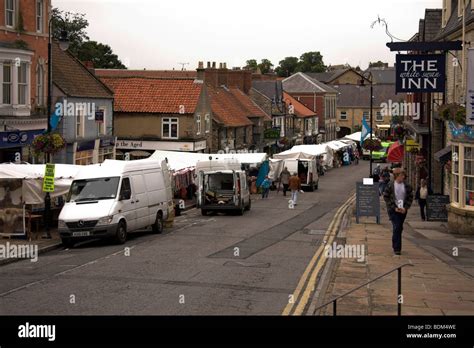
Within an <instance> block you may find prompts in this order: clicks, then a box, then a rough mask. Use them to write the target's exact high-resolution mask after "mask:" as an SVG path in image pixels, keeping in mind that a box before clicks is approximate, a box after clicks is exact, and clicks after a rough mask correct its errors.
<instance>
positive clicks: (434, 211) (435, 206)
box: [426, 195, 449, 222]
mask: <svg viewBox="0 0 474 348" xmlns="http://www.w3.org/2000/svg"><path fill="white" fill-rule="evenodd" d="M448 204H449V196H442V195H433V196H428V197H427V198H426V218H427V220H428V221H442V222H447V221H448V208H447V207H446V206H447V205H448Z"/></svg>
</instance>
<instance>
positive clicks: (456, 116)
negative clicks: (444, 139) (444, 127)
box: [439, 104, 466, 125]
mask: <svg viewBox="0 0 474 348" xmlns="http://www.w3.org/2000/svg"><path fill="white" fill-rule="evenodd" d="M439 115H440V116H441V118H442V119H443V120H445V121H453V122H455V123H457V124H460V125H465V124H466V108H465V107H464V106H461V105H459V104H445V105H442V106H441V107H440V108H439Z"/></svg>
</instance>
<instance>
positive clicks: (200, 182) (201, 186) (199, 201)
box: [196, 171, 205, 208]
mask: <svg viewBox="0 0 474 348" xmlns="http://www.w3.org/2000/svg"><path fill="white" fill-rule="evenodd" d="M197 186H198V192H197V195H196V196H197V207H198V208H201V206H202V202H203V196H204V194H205V193H204V172H202V171H201V172H199V173H198V185H197Z"/></svg>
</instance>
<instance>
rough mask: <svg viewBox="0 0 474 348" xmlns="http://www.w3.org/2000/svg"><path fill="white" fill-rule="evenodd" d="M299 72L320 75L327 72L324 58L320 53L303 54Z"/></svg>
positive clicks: (299, 63)
mask: <svg viewBox="0 0 474 348" xmlns="http://www.w3.org/2000/svg"><path fill="white" fill-rule="evenodd" d="M298 71H300V72H304V73H307V72H310V73H320V72H324V71H326V66H325V65H324V62H323V56H322V55H321V53H320V52H306V53H303V54H302V55H301V57H300V61H299V62H298Z"/></svg>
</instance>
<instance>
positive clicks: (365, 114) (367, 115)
mask: <svg viewBox="0 0 474 348" xmlns="http://www.w3.org/2000/svg"><path fill="white" fill-rule="evenodd" d="M369 116H370V113H369V112H368V111H364V113H363V114H362V118H363V119H364V120H366V121H368V120H369Z"/></svg>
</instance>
